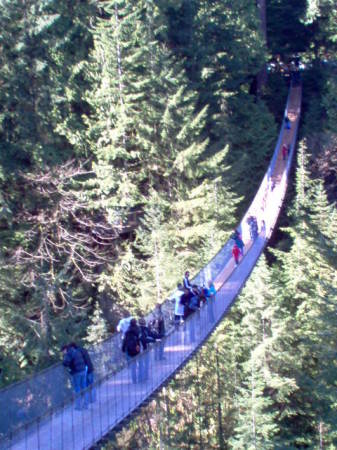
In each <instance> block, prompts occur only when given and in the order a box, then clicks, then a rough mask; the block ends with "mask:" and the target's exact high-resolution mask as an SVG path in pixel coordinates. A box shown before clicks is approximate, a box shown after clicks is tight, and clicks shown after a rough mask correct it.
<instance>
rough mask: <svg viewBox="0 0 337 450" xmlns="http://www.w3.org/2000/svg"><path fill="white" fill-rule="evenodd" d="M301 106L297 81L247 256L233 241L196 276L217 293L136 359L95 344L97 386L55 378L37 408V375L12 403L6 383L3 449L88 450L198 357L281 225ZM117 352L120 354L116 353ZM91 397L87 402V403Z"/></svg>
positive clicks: (114, 344)
mask: <svg viewBox="0 0 337 450" xmlns="http://www.w3.org/2000/svg"><path fill="white" fill-rule="evenodd" d="M300 105H301V87H300V86H293V87H291V88H290V91H289V96H288V101H287V108H286V114H287V116H288V117H289V119H290V122H291V128H290V129H287V128H286V124H285V123H284V122H283V123H282V127H281V132H280V136H279V139H278V142H277V145H276V148H275V151H274V155H273V158H272V160H271V163H270V165H269V167H268V170H267V172H266V175H265V176H264V178H263V180H262V182H261V185H260V187H259V189H258V191H257V193H256V196H255V198H254V200H253V202H252V204H251V205H250V207H249V208H248V210H247V212H246V214H245V216H244V217H243V219H242V221H241V223H240V225H239V229H240V231H241V234H242V237H243V240H244V242H245V254H244V258H243V259H242V261H241V262H240V264H239V266H238V267H235V264H234V261H233V259H232V255H231V247H232V245H233V244H232V242H230V241H229V242H227V243H226V244H225V245H224V247H223V248H222V249H221V250H220V252H219V253H218V254H217V255H216V256H215V257H214V258H213V259H212V260H211V261H210V263H209V264H208V265H207V266H205V267H204V268H203V269H202V270H201V271H200V272H199V274H197V276H196V277H195V279H194V282H196V283H197V284H202V283H204V282H206V281H213V282H214V284H215V286H216V288H217V295H216V298H215V299H213V300H211V301H210V302H208V303H207V304H205V305H204V306H203V307H202V308H201V309H200V310H199V311H197V312H195V313H194V314H193V315H191V316H190V317H189V318H188V319H187V320H186V321H185V323H183V324H181V325H179V326H177V327H175V328H173V329H172V330H171V331H170V333H169V334H168V335H167V336H166V337H165V339H164V340H163V341H162V342H161V343H158V344H156V345H155V346H153V347H151V348H149V349H148V350H147V351H146V352H145V353H142V354H140V355H138V356H137V357H135V358H133V359H132V360H131V361H129V363H128V364H124V365H121V366H120V367H119V363H120V359H118V358H121V355H120V342H119V339H120V337H119V336H114V340H110V341H109V343H105V346H104V347H102V346H101V347H99V346H98V349H99V351H98V350H97V349H96V353H95V362H97V366H99V365H100V364H101V365H102V366H107V367H110V370H106V373H105V375H104V376H101V378H100V380H99V381H98V382H97V383H96V384H95V385H94V386H93V387H92V389H91V390H89V391H88V392H85V393H83V394H82V395H81V396H80V398H75V397H74V396H72V394H71V391H70V389H68V391H66V394H65V392H64V390H63V389H64V387H63V385H62V384H58V383H59V381H60V380H61V379H62V378H58V377H57V376H56V378H55V379H54V380H52V379H51V380H50V381H49V384H48V386H50V389H52V391H53V392H52V394H51V393H50V392H49V391H48V390H46V389H45V388H46V386H45V385H42V386H41V385H40V387H44V389H42V390H41V391H40V392H39V395H37V394H35V395H36V398H34V400H35V403H33V405H34V407H32V405H30V404H29V400H32V397H31V396H30V395H29V394H30V392H32V390H31V391H30V389H32V387H34V388H36V386H34V379H30V380H29V382H23V383H19V384H18V385H17V386H19V387H20V390H19V392H21V393H22V398H21V399H20V398H18V396H17V395H15V396H14V397H15V399H16V402H15V403H14V402H13V401H11V393H13V392H14V391H13V388H11V387H9V388H7V389H5V390H3V391H1V392H0V405H1V408H0V415H1V416H2V417H0V419H1V420H0V423H1V429H0V433H1V435H0V436H1V440H0V449H6V450H7V449H8V450H9V449H11V450H26V449H37V450H39V449H41V450H45V449H49V448H50V449H53V450H58V449H69V448H71V449H74V450H75V449H79V450H80V449H88V448H90V447H91V446H92V445H94V444H95V443H96V442H98V441H99V440H100V439H102V437H104V436H105V435H106V434H107V433H108V432H110V431H111V430H113V429H115V428H116V427H118V426H120V424H121V423H123V421H124V420H126V419H127V418H128V417H129V416H130V415H131V414H133V413H134V412H135V411H136V410H137V409H138V408H139V407H140V406H141V405H142V404H144V402H146V401H147V400H148V399H149V398H150V397H151V396H153V395H154V394H155V393H156V392H157V391H158V390H159V389H160V388H161V387H162V386H163V385H165V383H167V382H168V381H169V380H170V379H171V378H172V377H173V376H174V374H175V373H176V372H177V371H178V370H180V369H181V368H182V367H183V366H184V365H185V364H186V363H187V362H188V361H189V360H190V359H191V358H192V357H193V355H194V354H195V353H196V352H197V351H198V349H199V348H200V347H201V346H202V345H203V344H204V343H205V341H206V340H207V339H208V338H209V336H210V334H211V333H213V332H214V330H215V329H216V327H217V325H218V324H219V323H220V321H221V320H222V319H223V317H224V316H225V315H226V314H227V312H228V310H229V308H230V307H231V305H232V304H233V302H234V300H235V298H236V297H237V295H238V294H239V292H240V290H241V289H242V287H243V286H244V284H245V282H246V280H247V278H248V277H249V275H250V273H251V271H252V270H253V268H254V266H255V265H256V263H257V260H258V258H259V256H260V254H261V253H262V251H263V249H264V247H265V246H266V244H267V242H268V239H269V238H270V236H271V234H272V232H273V229H274V227H275V225H276V221H277V219H278V216H279V212H280V208H281V206H282V202H283V199H284V196H285V193H286V188H287V183H288V174H289V170H290V166H291V160H292V158H293V154H294V148H295V143H296V136H297V129H298V123H299V117H300ZM284 143H286V144H288V145H289V146H290V152H289V156H288V158H287V159H286V160H284V159H283V157H282V152H281V148H282V145H283V144H284ZM249 216H254V217H256V219H257V222H258V229H259V232H258V235H257V236H256V238H255V239H254V240H252V239H251V236H250V230H249V225H248V224H247V218H248V217H249ZM167 306H168V307H170V306H171V305H167ZM159 346H164V355H165V359H164V360H161V359H159V357H160V354H161V352H160V349H159ZM117 353H118V357H116V355H117ZM116 361H117V362H118V364H117V363H116ZM58 368H59V369H58ZM48 370H49V371H46V373H49V374H57V373H58V372H57V370H63V368H62V367H60V366H59V365H58V366H57V367H56V366H55V368H54V369H52V370H54V372H51V369H48ZM102 373H103V372H102ZM62 382H64V380H62ZM25 383H26V384H25ZM53 383H54V384H53ZM14 388H15V386H14ZM11 389H12V391H11ZM25 389H26V391H25ZM57 391H58V392H59V398H60V399H61V400H62V402H60V401H59V402H58V403H57V402H54V403H53V401H52V400H51V399H53V398H54V397H55V396H57ZM6 399H7V400H8V404H7V406H9V407H10V409H11V411H10V412H13V414H14V417H15V418H16V419H17V421H16V426H13V423H12V422H10V420H11V419H10V414H8V408H6V404H2V403H4V401H5V400H6ZM36 399H37V400H40V402H41V403H40V404H41V405H45V404H46V403H47V406H48V401H47V400H48V399H49V407H42V406H41V408H40V410H39V402H38V401H36ZM93 399H95V401H94V402H92V403H90V402H89V400H93ZM87 401H88V407H84V406H86V403H87ZM20 402H21V403H20ZM55 405H57V406H55ZM78 406H80V408H81V406H82V407H83V409H80V408H79V409H77V407H78ZM15 407H16V409H15ZM6 410H7V415H6ZM27 411H29V414H28V413H27ZM39 412H40V413H39ZM25 414H26V415H25ZM20 417H21V419H20ZM22 417H25V418H26V419H27V418H28V417H30V418H31V422H29V421H28V420H25V421H24V422H23V425H22V426H20V427H18V424H22ZM2 419H4V421H3V420H2ZM20 420H21V422H20ZM5 424H8V427H7V428H5V429H4V428H3V427H4V426H5Z"/></svg>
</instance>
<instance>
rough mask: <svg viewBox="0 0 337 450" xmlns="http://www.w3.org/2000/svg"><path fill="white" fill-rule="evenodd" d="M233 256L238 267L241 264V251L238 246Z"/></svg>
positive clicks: (234, 248) (235, 247)
mask: <svg viewBox="0 0 337 450" xmlns="http://www.w3.org/2000/svg"><path fill="white" fill-rule="evenodd" d="M232 255H233V257H234V261H235V265H236V266H237V265H238V264H239V256H240V249H239V247H238V246H237V245H236V244H235V245H234V247H233V248H232Z"/></svg>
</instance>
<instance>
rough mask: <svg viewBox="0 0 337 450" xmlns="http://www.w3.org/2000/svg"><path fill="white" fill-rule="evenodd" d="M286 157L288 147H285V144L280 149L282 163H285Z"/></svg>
mask: <svg viewBox="0 0 337 450" xmlns="http://www.w3.org/2000/svg"><path fill="white" fill-rule="evenodd" d="M287 157H288V147H287V146H286V144H283V147H282V158H283V161H285V160H286V159H287Z"/></svg>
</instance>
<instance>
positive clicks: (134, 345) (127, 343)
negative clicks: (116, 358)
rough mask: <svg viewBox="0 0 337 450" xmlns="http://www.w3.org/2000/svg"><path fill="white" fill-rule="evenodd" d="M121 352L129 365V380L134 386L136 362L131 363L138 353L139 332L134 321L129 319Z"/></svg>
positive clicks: (135, 381)
mask: <svg viewBox="0 0 337 450" xmlns="http://www.w3.org/2000/svg"><path fill="white" fill-rule="evenodd" d="M122 351H123V352H124V353H125V355H126V359H127V360H128V361H129V364H130V365H131V378H132V382H133V383H134V384H136V383H137V363H138V361H137V360H135V361H132V360H133V358H135V356H137V355H138V354H139V353H140V330H139V327H138V325H137V320H136V319H131V321H130V325H129V328H128V330H127V332H126V333H125V336H124V340H123V345H122Z"/></svg>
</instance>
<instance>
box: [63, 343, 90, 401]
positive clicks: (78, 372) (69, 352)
mask: <svg viewBox="0 0 337 450" xmlns="http://www.w3.org/2000/svg"><path fill="white" fill-rule="evenodd" d="M61 351H62V352H63V363H62V364H63V365H64V366H65V367H67V369H68V370H69V373H70V375H71V377H72V384H73V388H74V391H75V393H76V402H75V409H77V410H79V409H82V408H87V407H88V405H87V399H86V396H85V395H80V394H81V392H82V391H83V390H84V389H86V387H87V383H86V364H85V360H84V358H83V355H82V352H81V351H80V350H79V349H78V348H75V347H73V346H72V345H65V346H63V347H62V349H61Z"/></svg>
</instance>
